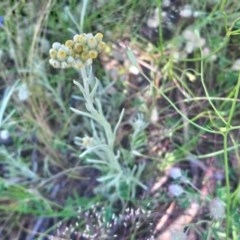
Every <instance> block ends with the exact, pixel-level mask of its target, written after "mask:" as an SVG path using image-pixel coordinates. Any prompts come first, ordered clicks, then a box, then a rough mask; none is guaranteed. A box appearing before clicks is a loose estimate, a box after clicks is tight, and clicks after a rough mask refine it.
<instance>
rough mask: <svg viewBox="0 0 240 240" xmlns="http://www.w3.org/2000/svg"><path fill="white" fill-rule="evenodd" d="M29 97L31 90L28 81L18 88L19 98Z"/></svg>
mask: <svg viewBox="0 0 240 240" xmlns="http://www.w3.org/2000/svg"><path fill="white" fill-rule="evenodd" d="M28 97H29V90H28V87H27V84H26V83H22V84H21V85H20V86H19V88H18V99H19V100H20V101H25V100H27V99H28Z"/></svg>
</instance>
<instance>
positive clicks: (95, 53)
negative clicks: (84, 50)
mask: <svg viewBox="0 0 240 240" xmlns="http://www.w3.org/2000/svg"><path fill="white" fill-rule="evenodd" d="M88 55H89V57H90V58H92V59H95V58H97V56H98V52H97V51H96V50H90V51H89V53H88Z"/></svg>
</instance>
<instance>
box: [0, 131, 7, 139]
mask: <svg viewBox="0 0 240 240" xmlns="http://www.w3.org/2000/svg"><path fill="white" fill-rule="evenodd" d="M0 138H1V139H2V140H7V139H8V138H9V132H8V130H5V129H3V130H0Z"/></svg>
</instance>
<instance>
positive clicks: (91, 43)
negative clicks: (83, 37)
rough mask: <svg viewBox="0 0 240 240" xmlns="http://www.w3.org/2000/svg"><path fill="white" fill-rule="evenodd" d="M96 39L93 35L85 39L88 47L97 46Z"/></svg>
mask: <svg viewBox="0 0 240 240" xmlns="http://www.w3.org/2000/svg"><path fill="white" fill-rule="evenodd" d="M97 43H98V42H97V40H96V38H94V37H90V38H88V41H87V45H88V46H89V48H95V47H96V46H97Z"/></svg>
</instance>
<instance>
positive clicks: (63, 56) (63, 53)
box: [57, 48, 67, 61]
mask: <svg viewBox="0 0 240 240" xmlns="http://www.w3.org/2000/svg"><path fill="white" fill-rule="evenodd" d="M66 58H67V52H66V51H65V50H64V49H62V48H60V49H59V50H58V51H57V59H58V60H60V61H63V60H65V59H66Z"/></svg>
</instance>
